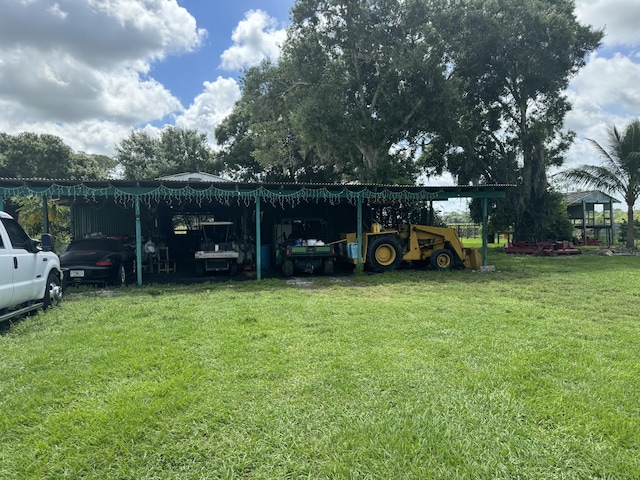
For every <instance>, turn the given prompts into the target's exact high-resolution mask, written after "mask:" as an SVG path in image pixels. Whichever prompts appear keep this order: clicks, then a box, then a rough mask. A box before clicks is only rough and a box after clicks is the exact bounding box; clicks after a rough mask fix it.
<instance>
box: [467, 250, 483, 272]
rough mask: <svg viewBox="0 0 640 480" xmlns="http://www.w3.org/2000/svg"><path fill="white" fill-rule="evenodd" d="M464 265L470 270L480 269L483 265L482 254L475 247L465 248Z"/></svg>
mask: <svg viewBox="0 0 640 480" xmlns="http://www.w3.org/2000/svg"><path fill="white" fill-rule="evenodd" d="M464 266H465V268H468V269H470V270H479V269H480V267H481V266H482V255H480V252H479V251H478V250H476V249H475V248H465V249H464Z"/></svg>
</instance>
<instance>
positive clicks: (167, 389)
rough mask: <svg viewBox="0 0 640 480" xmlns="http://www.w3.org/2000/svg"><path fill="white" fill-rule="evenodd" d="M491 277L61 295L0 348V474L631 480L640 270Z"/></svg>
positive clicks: (512, 266) (352, 279)
mask: <svg viewBox="0 0 640 480" xmlns="http://www.w3.org/2000/svg"><path fill="white" fill-rule="evenodd" d="M489 260H490V263H491V264H494V265H495V266H496V268H497V271H496V272H494V273H479V272H470V271H452V272H442V273H441V272H427V271H400V272H396V273H393V274H384V275H358V276H348V277H339V278H334V279H328V278H322V277H314V278H310V277H305V278H304V282H302V284H293V283H291V282H286V281H284V280H264V281H260V282H255V281H254V282H239V283H237V282H227V283H225V282H221V283H212V284H202V285H196V286H145V287H143V288H137V287H128V288H123V289H120V290H112V291H102V290H87V289H84V290H77V289H76V290H73V289H72V290H71V294H70V295H67V298H66V299H65V301H64V302H63V304H62V305H61V307H60V308H57V309H54V310H50V311H48V312H46V313H44V314H38V315H36V316H34V317H31V318H28V319H25V320H23V321H21V322H19V323H17V324H15V325H13V326H12V327H11V328H9V329H6V328H5V330H4V332H3V333H2V334H1V335H0V365H2V368H1V369H0V478H2V479H4V478H7V479H30V478H54V479H57V478H74V479H75V478H95V479H112V478H118V479H216V478H223V479H232V478H248V479H281V478H292V479H293V478H310V479H316V478H335V479H343V478H345V479H420V480H424V479H456V478H458V479H500V478H504V479H511V478H521V479H553V478H561V479H591V478H594V479H595V478H599V479H600V478H601V479H604V478H607V479H628V478H640V355H639V351H640V320H639V317H640V315H639V310H640V308H639V306H640V256H616V257H604V256H598V255H595V254H589V253H587V254H584V255H581V256H576V257H565V258H562V257H544V258H543V257H532V256H507V255H504V254H502V253H500V252H499V251H498V250H496V249H491V250H490V259H489ZM74 292H75V293H74Z"/></svg>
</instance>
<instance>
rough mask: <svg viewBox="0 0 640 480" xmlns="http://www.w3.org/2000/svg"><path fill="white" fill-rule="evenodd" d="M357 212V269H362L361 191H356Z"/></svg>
mask: <svg viewBox="0 0 640 480" xmlns="http://www.w3.org/2000/svg"><path fill="white" fill-rule="evenodd" d="M357 212H358V227H357V235H358V264H357V267H356V268H357V269H358V271H359V272H360V271H362V192H358V202H357Z"/></svg>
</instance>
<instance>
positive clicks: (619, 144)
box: [560, 120, 640, 248]
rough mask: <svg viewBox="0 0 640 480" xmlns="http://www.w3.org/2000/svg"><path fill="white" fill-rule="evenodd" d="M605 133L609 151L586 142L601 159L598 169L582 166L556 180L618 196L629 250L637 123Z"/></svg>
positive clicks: (638, 184)
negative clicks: (624, 208) (623, 208)
mask: <svg viewBox="0 0 640 480" xmlns="http://www.w3.org/2000/svg"><path fill="white" fill-rule="evenodd" d="M607 133H608V135H609V142H608V143H609V145H608V146H609V150H607V149H605V148H604V147H603V146H601V145H600V144H599V143H598V142H596V141H595V140H592V139H588V140H589V141H590V142H591V144H592V145H593V146H594V147H595V148H596V150H598V152H599V153H600V155H601V156H602V159H603V160H604V163H603V164H602V165H599V166H594V165H583V166H581V167H578V168H574V169H572V170H568V171H566V172H562V173H561V174H560V176H561V177H562V178H564V179H566V180H570V181H573V182H575V183H577V184H578V185H583V186H591V187H593V188H596V189H599V190H604V191H606V192H608V193H609V194H611V195H614V194H620V195H622V196H623V197H624V200H625V202H626V204H627V241H626V244H627V247H628V248H633V246H634V238H633V237H634V235H633V230H634V229H633V227H634V223H633V206H634V204H635V203H636V201H637V200H638V197H640V120H634V121H632V122H631V123H630V124H629V125H628V126H627V127H626V128H625V130H624V132H622V133H621V132H620V131H619V130H618V129H617V128H616V127H615V126H612V127H611V128H610V129H609V131H608V132H607Z"/></svg>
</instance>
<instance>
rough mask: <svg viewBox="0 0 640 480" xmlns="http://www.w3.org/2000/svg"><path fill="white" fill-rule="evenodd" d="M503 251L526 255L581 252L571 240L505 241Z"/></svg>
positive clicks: (576, 253) (574, 253)
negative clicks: (513, 242)
mask: <svg viewBox="0 0 640 480" xmlns="http://www.w3.org/2000/svg"><path fill="white" fill-rule="evenodd" d="M504 251H505V253H524V254H528V255H578V254H580V253H582V252H581V251H580V250H579V249H578V248H576V247H575V246H574V245H573V243H572V242H566V241H560V242H516V243H515V244H512V243H507V244H506V245H505V247H504Z"/></svg>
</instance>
